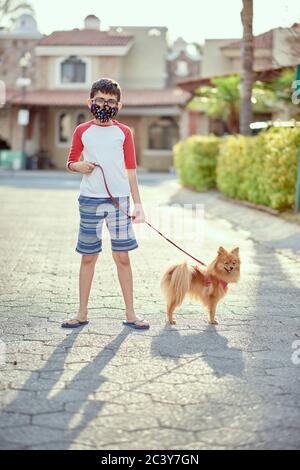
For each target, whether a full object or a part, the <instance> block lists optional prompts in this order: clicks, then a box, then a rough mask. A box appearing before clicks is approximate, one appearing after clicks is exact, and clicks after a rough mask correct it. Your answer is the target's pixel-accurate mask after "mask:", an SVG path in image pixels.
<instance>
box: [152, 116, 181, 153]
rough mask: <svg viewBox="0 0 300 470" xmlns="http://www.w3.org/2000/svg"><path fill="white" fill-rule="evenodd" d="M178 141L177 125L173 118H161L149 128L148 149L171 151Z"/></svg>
mask: <svg viewBox="0 0 300 470" xmlns="http://www.w3.org/2000/svg"><path fill="white" fill-rule="evenodd" d="M178 140H179V129H178V124H177V123H176V121H175V119H173V118H169V117H165V118H161V119H159V120H158V121H157V122H155V123H154V124H152V126H150V128H149V148H150V149H153V150H163V149H164V150H171V149H172V148H173V145H175V144H176V142H177V141H178Z"/></svg>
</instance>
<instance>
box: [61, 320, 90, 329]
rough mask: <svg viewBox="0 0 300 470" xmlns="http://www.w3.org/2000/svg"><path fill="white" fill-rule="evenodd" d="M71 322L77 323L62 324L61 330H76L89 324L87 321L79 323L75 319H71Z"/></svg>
mask: <svg viewBox="0 0 300 470" xmlns="http://www.w3.org/2000/svg"><path fill="white" fill-rule="evenodd" d="M71 320H76V321H77V323H62V324H61V327H62V328H78V327H79V326H84V325H88V324H89V321H88V320H85V321H80V320H77V318H71Z"/></svg>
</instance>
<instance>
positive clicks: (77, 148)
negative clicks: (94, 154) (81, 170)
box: [66, 128, 83, 173]
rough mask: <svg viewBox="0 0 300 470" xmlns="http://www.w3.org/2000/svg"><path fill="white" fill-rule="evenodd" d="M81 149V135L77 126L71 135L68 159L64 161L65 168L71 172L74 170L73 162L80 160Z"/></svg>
mask: <svg viewBox="0 0 300 470" xmlns="http://www.w3.org/2000/svg"><path fill="white" fill-rule="evenodd" d="M82 150H83V145H82V141H81V137H80V135H79V131H78V128H76V129H75V131H74V133H73V136H72V145H71V148H70V152H69V156H68V160H67V163H66V169H67V170H68V171H70V172H72V173H74V172H76V169H75V168H74V163H77V162H79V161H80V157H81V153H82ZM75 166H76V165H75Z"/></svg>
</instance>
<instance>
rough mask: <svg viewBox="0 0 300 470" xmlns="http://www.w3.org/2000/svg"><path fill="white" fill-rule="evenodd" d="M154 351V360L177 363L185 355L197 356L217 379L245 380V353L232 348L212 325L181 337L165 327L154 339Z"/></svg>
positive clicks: (177, 332) (152, 348)
mask: <svg viewBox="0 0 300 470" xmlns="http://www.w3.org/2000/svg"><path fill="white" fill-rule="evenodd" d="M151 350H152V355H153V356H160V357H163V358H166V359H173V360H174V361H177V360H178V359H179V358H181V357H182V356H183V355H191V356H197V355H198V356H199V360H201V361H203V362H205V363H206V364H207V365H208V366H209V367H210V369H211V370H212V372H213V374H214V375H215V376H216V377H218V378H220V377H224V376H225V375H234V376H237V377H242V375H243V371H244V368H245V365H244V361H243V356H242V351H241V350H240V349H238V348H231V347H229V346H228V340H227V338H226V337H225V336H222V335H220V334H219V333H218V331H217V329H216V328H215V327H214V326H211V325H208V326H206V328H205V330H204V331H202V332H199V333H197V334H187V335H181V334H180V331H178V330H177V329H175V328H173V327H171V326H170V325H168V324H166V325H165V327H164V329H163V330H162V331H161V334H160V335H159V336H157V337H155V338H154V339H153V341H152V345H151Z"/></svg>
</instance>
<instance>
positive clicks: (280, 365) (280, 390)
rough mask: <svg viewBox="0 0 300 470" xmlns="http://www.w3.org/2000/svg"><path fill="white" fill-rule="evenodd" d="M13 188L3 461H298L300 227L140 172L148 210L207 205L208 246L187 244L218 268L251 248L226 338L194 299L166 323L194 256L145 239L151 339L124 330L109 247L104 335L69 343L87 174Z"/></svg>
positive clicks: (1, 197)
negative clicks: (119, 454)
mask: <svg viewBox="0 0 300 470" xmlns="http://www.w3.org/2000/svg"><path fill="white" fill-rule="evenodd" d="M0 183H1V188H0V202H1V209H0V223H1V229H0V255H1V295H0V309H1V310H0V311H1V323H0V339H1V340H2V343H1V344H0V353H1V351H2V356H1V355H0V360H1V357H2V365H0V376H1V379H0V403H1V411H0V447H1V449H112V450H113V449H121V450H122V449H160V450H166V449H170V450H172V449H197V450H199V449H299V448H300V364H299V365H297V363H298V362H300V360H298V359H300V353H299V354H298V353H297V349H293V347H294V348H298V350H299V349H300V328H299V326H300V321H299V300H300V296H299V293H300V290H299V288H300V262H299V259H300V258H299V254H300V233H299V227H297V226H296V225H292V224H289V223H287V222H285V221H283V220H279V219H277V218H276V217H274V216H271V215H268V214H265V213H261V212H257V211H255V210H253V209H249V208H245V207H241V206H237V205H236V204H232V203H230V202H227V201H223V200H220V199H219V198H218V193H217V192H214V191H210V192H208V193H205V194H198V193H195V192H192V191H188V190H183V189H181V188H180V185H179V184H178V182H177V180H176V178H174V177H171V176H169V175H163V174H147V173H145V174H144V173H141V174H140V183H141V193H142V198H143V201H144V204H145V205H146V206H147V204H152V205H153V204H154V203H155V205H157V206H159V207H160V208H161V210H162V211H165V213H166V214H167V213H168V211H169V210H171V206H170V204H173V203H175V202H178V203H183V202H186V203H188V202H197V203H199V204H203V205H204V210H205V230H204V241H203V244H202V245H201V244H199V242H198V241H197V240H190V241H188V243H185V241H182V240H181V241H180V243H181V244H183V245H185V247H186V248H188V249H189V250H190V251H191V252H192V253H193V254H195V256H199V257H200V258H201V259H203V260H204V261H205V262H207V261H209V260H211V259H212V257H213V256H214V255H215V252H216V250H217V248H218V246H220V245H223V246H224V247H225V248H233V247H235V246H239V247H240V250H241V259H242V276H241V281H240V283H239V284H237V285H235V286H232V287H230V292H229V294H228V296H227V297H226V298H225V300H224V301H223V302H222V303H221V304H220V308H219V315H218V317H219V319H220V325H219V326H217V327H212V326H208V325H207V323H206V314H205V311H204V309H203V307H202V306H201V305H199V304H197V303H196V302H195V301H191V300H186V301H185V302H184V304H183V305H182V306H181V307H180V308H179V309H178V314H177V320H178V323H177V325H176V326H169V325H167V324H166V322H165V305H164V300H163V298H162V295H161V293H160V290H159V280H160V277H161V274H162V272H163V271H164V270H165V269H166V267H167V266H168V265H169V264H170V263H171V262H173V261H174V262H176V261H181V260H183V259H185V256H184V255H183V254H182V253H180V252H178V251H177V250H176V249H175V248H174V247H172V246H171V245H170V244H168V243H167V242H166V241H164V240H162V239H161V238H160V237H159V236H158V235H155V236H153V237H151V239H146V238H145V237H143V236H141V235H142V233H143V230H146V227H145V226H139V227H137V226H136V233H137V237H138V241H139V249H137V250H135V251H133V252H132V253H131V260H132V267H133V274H134V279H135V307H136V311H137V313H138V314H140V315H142V316H144V317H145V318H147V319H149V320H150V322H151V329H150V330H149V331H146V332H145V331H144V332H139V331H128V329H126V328H124V327H123V326H122V319H123V317H124V305H123V300H122V296H121V292H120V286H119V284H118V280H117V274H116V269H115V266H114V264H113V260H112V257H111V252H110V242H109V239H108V238H106V239H104V246H103V253H102V254H101V255H100V256H99V259H98V263H97V266H96V273H95V277H94V283H93V287H92V292H91V298H90V304H89V312H90V320H91V322H90V324H89V325H88V326H87V327H85V328H82V329H80V331H78V330H74V331H66V330H63V329H61V328H60V322H61V321H62V320H63V319H65V318H67V317H69V316H73V315H74V314H75V313H76V311H77V306H78V289H77V285H78V270H79V264H80V255H79V254H78V253H75V251H74V248H75V244H76V240H77V232H78V220H79V218H78V208H77V197H78V183H79V180H78V179H77V175H76V177H75V178H74V176H73V175H69V174H64V173H55V172H49V173H38V172H37V173H34V172H27V173H25V174H22V173H20V174H19V176H18V175H16V176H14V175H11V174H10V173H5V174H1V175H0ZM172 210H174V211H175V214H177V216H178V217H180V216H181V210H180V208H179V207H177V208H175V209H172ZM176 211H177V212H176ZM138 233H140V237H139V236H138ZM4 350H5V352H6V354H5V358H4ZM292 358H293V360H292ZM4 359H5V360H4Z"/></svg>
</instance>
